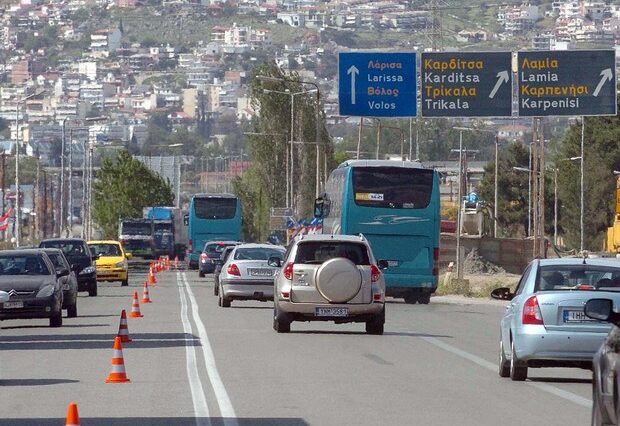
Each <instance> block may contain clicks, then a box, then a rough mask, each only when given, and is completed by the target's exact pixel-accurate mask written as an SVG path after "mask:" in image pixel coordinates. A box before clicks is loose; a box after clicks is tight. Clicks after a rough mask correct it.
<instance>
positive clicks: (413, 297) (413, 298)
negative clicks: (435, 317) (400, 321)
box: [405, 292, 418, 305]
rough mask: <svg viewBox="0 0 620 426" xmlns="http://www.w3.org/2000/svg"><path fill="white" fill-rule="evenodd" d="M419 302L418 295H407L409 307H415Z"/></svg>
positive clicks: (413, 293)
mask: <svg viewBox="0 0 620 426" xmlns="http://www.w3.org/2000/svg"><path fill="white" fill-rule="evenodd" d="M417 301H418V294H417V293H415V292H411V293H407V294H405V303H407V304H409V305H415V302H417Z"/></svg>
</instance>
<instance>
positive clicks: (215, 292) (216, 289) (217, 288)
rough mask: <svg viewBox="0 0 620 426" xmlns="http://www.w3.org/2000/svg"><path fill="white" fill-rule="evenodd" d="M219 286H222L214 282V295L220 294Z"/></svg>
mask: <svg viewBox="0 0 620 426" xmlns="http://www.w3.org/2000/svg"><path fill="white" fill-rule="evenodd" d="M219 288H220V286H219V285H218V284H217V283H215V284H213V295H214V296H217V295H218V294H220V292H219Z"/></svg>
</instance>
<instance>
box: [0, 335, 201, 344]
mask: <svg viewBox="0 0 620 426" xmlns="http://www.w3.org/2000/svg"><path fill="white" fill-rule="evenodd" d="M131 341H132V342H155V343H161V342H188V341H190V342H191V341H194V342H200V339H198V338H193V337H189V338H184V339H165V338H164V339H136V338H134V337H132V338H131ZM100 342H105V343H109V342H110V339H71V340H15V341H12V342H0V346H2V345H19V344H22V343H28V344H30V343H48V344H52V345H53V344H54V343H100Z"/></svg>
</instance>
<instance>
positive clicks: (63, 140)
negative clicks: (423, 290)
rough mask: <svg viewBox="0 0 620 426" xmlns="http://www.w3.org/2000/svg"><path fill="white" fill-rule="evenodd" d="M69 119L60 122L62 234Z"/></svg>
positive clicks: (60, 227) (60, 229) (61, 228)
mask: <svg viewBox="0 0 620 426" xmlns="http://www.w3.org/2000/svg"><path fill="white" fill-rule="evenodd" d="M68 119H69V117H65V118H63V120H62V138H61V143H60V226H59V228H58V229H59V231H60V233H61V234H62V230H63V229H64V228H63V224H64V217H65V151H66V142H65V126H66V123H67V120H68Z"/></svg>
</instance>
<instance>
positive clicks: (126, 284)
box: [121, 279, 129, 287]
mask: <svg viewBox="0 0 620 426" xmlns="http://www.w3.org/2000/svg"><path fill="white" fill-rule="evenodd" d="M128 285H129V279H126V280H123V281H121V287H127V286H128Z"/></svg>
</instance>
